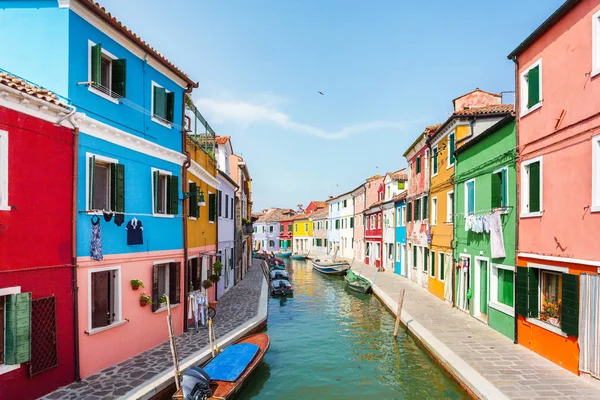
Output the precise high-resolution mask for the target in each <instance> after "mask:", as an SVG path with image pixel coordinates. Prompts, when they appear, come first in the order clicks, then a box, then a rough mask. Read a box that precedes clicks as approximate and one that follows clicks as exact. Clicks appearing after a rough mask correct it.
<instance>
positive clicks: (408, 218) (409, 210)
mask: <svg viewBox="0 0 600 400" xmlns="http://www.w3.org/2000/svg"><path fill="white" fill-rule="evenodd" d="M410 221H412V203H411V202H408V203H407V204H406V222H410Z"/></svg>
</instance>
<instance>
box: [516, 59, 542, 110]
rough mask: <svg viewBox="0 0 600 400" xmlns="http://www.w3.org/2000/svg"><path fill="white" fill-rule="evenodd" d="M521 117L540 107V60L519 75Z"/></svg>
mask: <svg viewBox="0 0 600 400" xmlns="http://www.w3.org/2000/svg"><path fill="white" fill-rule="evenodd" d="M520 85H521V99H522V100H521V116H524V115H526V114H529V113H530V112H532V111H534V110H537V109H538V108H540V107H541V106H542V59H539V60H538V61H536V62H535V63H533V64H532V65H531V66H530V67H529V68H527V69H526V70H525V71H523V72H522V73H521V82H520Z"/></svg>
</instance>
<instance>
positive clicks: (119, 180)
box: [110, 164, 125, 212]
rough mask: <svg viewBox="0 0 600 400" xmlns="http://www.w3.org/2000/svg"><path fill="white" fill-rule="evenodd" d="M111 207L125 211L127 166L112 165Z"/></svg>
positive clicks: (113, 209) (112, 209)
mask: <svg viewBox="0 0 600 400" xmlns="http://www.w3.org/2000/svg"><path fill="white" fill-rule="evenodd" d="M110 209H111V211H116V212H125V166H124V165H123V164H111V165H110Z"/></svg>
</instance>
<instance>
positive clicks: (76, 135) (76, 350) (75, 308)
mask: <svg viewBox="0 0 600 400" xmlns="http://www.w3.org/2000/svg"><path fill="white" fill-rule="evenodd" d="M76 112H77V109H76V108H75V107H73V108H72V109H71V111H70V112H69V113H68V114H67V115H65V116H62V117H61V118H59V119H58V120H57V121H56V123H55V125H57V126H60V125H61V123H62V122H63V121H65V120H67V119H68V120H69V123H70V124H71V126H73V183H72V205H71V206H72V209H71V292H72V296H73V347H74V354H75V359H74V363H75V381H76V382H78V381H80V380H81V374H80V371H79V370H80V367H79V303H78V297H79V296H78V294H79V287H78V283H77V180H78V179H79V176H78V168H77V159H78V157H79V124H77V121H75V118H74V116H75V113H76Z"/></svg>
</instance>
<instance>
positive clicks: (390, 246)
mask: <svg viewBox="0 0 600 400" xmlns="http://www.w3.org/2000/svg"><path fill="white" fill-rule="evenodd" d="M388 259H389V260H393V259H394V245H393V244H392V243H388Z"/></svg>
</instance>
